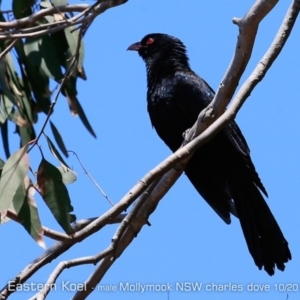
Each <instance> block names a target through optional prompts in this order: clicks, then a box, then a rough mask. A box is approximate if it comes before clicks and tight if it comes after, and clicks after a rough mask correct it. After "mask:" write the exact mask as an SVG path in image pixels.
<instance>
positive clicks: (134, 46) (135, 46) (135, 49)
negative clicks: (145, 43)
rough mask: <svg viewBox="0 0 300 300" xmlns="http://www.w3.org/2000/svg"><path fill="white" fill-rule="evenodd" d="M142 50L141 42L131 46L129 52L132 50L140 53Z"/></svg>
mask: <svg viewBox="0 0 300 300" xmlns="http://www.w3.org/2000/svg"><path fill="white" fill-rule="evenodd" d="M141 48H142V45H141V43H140V42H138V43H134V44H132V45H130V46H129V47H128V48H127V50H131V51H139V50H140V49H141Z"/></svg>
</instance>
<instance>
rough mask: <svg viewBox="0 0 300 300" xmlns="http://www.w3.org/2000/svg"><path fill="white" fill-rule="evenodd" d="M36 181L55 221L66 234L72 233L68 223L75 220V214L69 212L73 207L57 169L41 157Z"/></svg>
mask: <svg viewBox="0 0 300 300" xmlns="http://www.w3.org/2000/svg"><path fill="white" fill-rule="evenodd" d="M37 182H38V185H39V190H40V193H41V195H42V197H43V199H44V200H45V202H46V204H47V206H48V207H49V209H50V210H51V212H52V214H53V216H54V217H55V219H56V220H57V222H58V223H59V224H60V226H61V227H62V228H63V229H64V230H65V232H66V233H67V234H72V233H74V230H73V228H72V227H71V225H70V223H71V222H74V221H75V216H74V215H73V214H70V212H72V211H73V207H72V205H71V200H70V197H69V193H68V190H67V188H66V186H65V185H64V183H63V182H62V175H61V173H60V172H59V170H58V169H57V168H56V167H55V166H53V165H52V164H50V163H49V162H48V161H47V160H45V159H42V161H41V163H40V165H39V168H38V174H37Z"/></svg>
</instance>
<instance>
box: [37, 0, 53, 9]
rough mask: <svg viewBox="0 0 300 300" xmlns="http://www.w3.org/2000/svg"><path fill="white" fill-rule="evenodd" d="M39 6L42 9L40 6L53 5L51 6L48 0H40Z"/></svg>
mask: <svg viewBox="0 0 300 300" xmlns="http://www.w3.org/2000/svg"><path fill="white" fill-rule="evenodd" d="M40 7H41V9H42V8H51V7H53V6H52V4H51V3H50V1H48V0H42V1H41V2H40Z"/></svg>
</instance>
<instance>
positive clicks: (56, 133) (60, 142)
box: [50, 121, 69, 157]
mask: <svg viewBox="0 0 300 300" xmlns="http://www.w3.org/2000/svg"><path fill="white" fill-rule="evenodd" d="M50 127H51V130H52V133H53V135H54V138H55V141H56V143H57V145H58V147H59V149H60V150H61V152H62V153H63V154H64V155H65V156H66V157H69V153H68V151H67V148H66V146H65V143H64V141H63V139H62V137H61V135H60V133H59V131H58V129H57V128H56V127H55V125H54V124H53V123H52V122H51V121H50Z"/></svg>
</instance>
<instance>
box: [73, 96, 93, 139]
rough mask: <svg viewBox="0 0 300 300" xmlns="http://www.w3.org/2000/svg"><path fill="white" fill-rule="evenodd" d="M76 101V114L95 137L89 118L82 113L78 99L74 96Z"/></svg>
mask: <svg viewBox="0 0 300 300" xmlns="http://www.w3.org/2000/svg"><path fill="white" fill-rule="evenodd" d="M75 99H76V101H77V110H78V116H79V118H80V120H81V121H82V123H83V125H84V126H85V128H86V129H87V130H88V131H89V133H90V134H91V135H92V136H93V137H94V138H96V137H97V136H96V134H95V132H94V129H93V128H92V126H91V124H90V122H89V120H88V119H87V117H86V115H85V113H84V110H83V108H82V107H81V105H80V103H79V101H78V99H77V98H75Z"/></svg>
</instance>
